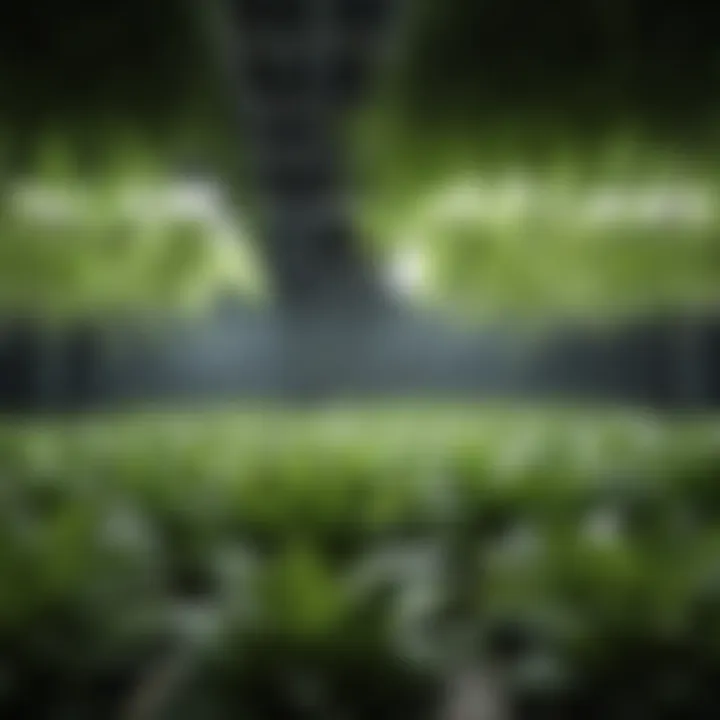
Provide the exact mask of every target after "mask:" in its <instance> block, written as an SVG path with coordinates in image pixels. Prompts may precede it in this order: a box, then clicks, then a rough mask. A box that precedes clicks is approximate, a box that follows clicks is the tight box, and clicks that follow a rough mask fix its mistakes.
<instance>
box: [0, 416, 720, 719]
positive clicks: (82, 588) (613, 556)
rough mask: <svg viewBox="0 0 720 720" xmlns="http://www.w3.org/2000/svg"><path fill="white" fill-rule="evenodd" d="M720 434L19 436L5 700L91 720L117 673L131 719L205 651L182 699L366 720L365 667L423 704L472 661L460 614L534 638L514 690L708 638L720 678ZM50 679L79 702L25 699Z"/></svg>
mask: <svg viewBox="0 0 720 720" xmlns="http://www.w3.org/2000/svg"><path fill="white" fill-rule="evenodd" d="M719 433H720V429H719V428H718V425H717V422H716V421H715V420H713V419H710V418H709V419H702V418H696V419H675V420H670V419H667V420H661V419H660V418H657V417H653V416H644V417H643V416H635V415H630V414H622V413H615V414H613V413H608V414H607V415H606V416H605V417H597V416H595V417H593V416H592V414H590V413H583V412H581V411H578V410H572V409H568V410H556V411H522V410H520V409H516V410H509V409H502V408H488V409H487V410H486V411H484V412H481V411H478V410H472V409H463V408H447V409H443V408H422V407H414V408H407V409H394V410H393V409H391V408H388V409H382V408H375V409H373V410H363V411H356V412H353V411H351V410H342V409H338V410H327V411H316V412H314V413H298V414H297V415H291V414H288V413H284V412H282V411H272V410H271V409H265V410H257V411H254V412H243V413H239V412H236V411H233V410H227V411H221V410H219V411H217V412H214V413H207V414H203V415H202V416H200V417H198V416H196V415H192V414H188V415H177V414H173V415H170V414H168V415H162V414H156V415H152V416H137V415H135V416H128V417H122V416H119V417H114V418H99V417H95V418H91V419H86V420H76V421H67V420H66V421H59V422H51V421H47V422H46V423H44V424H33V425H30V426H26V427H21V426H17V425H15V426H13V425H11V424H9V423H8V424H6V425H5V426H4V427H3V428H2V430H1V431H0V472H1V473H2V475H3V484H2V488H0V493H1V502H0V514H1V515H2V523H0V577H2V579H3V581H2V583H0V637H1V638H2V643H1V645H2V647H3V648H7V650H5V651H3V654H0V658H2V659H3V662H2V664H0V666H2V667H3V668H4V670H5V672H6V673H7V674H8V678H9V684H6V686H5V687H4V688H3V689H2V690H0V707H6V708H9V709H10V711H9V716H13V713H15V714H17V708H24V709H25V710H24V711H25V712H29V710H28V709H27V708H28V707H33V708H34V710H35V711H36V712H38V711H39V712H40V713H41V715H42V716H47V715H43V714H42V713H43V712H44V711H43V708H45V711H47V708H48V707H49V705H47V704H45V705H43V703H55V704H57V705H58V707H60V706H62V704H63V703H69V704H70V705H69V706H71V707H76V708H85V710H83V711H82V712H85V713H86V714H85V715H82V717H86V716H88V715H87V712H90V711H88V710H87V708H88V707H90V705H88V703H91V700H90V695H89V693H91V688H93V687H95V686H99V684H101V683H102V682H103V678H107V677H108V676H111V677H115V678H116V680H117V683H118V685H117V687H119V688H120V690H118V692H119V693H120V694H119V695H117V694H116V695H112V693H111V694H109V695H108V697H107V698H106V702H107V703H108V704H107V705H105V706H103V707H104V710H103V712H102V713H101V714H103V715H104V714H113V713H115V712H117V707H118V706H119V703H121V702H122V703H125V702H126V701H127V696H128V695H129V694H131V692H132V687H133V686H134V685H135V684H136V682H137V679H138V677H139V676H142V675H143V673H144V672H145V670H144V668H145V667H146V664H147V662H148V660H147V658H148V657H151V658H152V657H155V655H156V653H157V652H160V651H159V650H157V647H158V644H160V646H162V645H163V644H165V645H166V644H167V643H170V647H178V648H185V650H183V651H182V652H185V651H187V652H189V653H190V655H191V657H192V658H193V662H194V663H195V665H194V667H195V670H194V671H193V672H194V673H195V675H194V677H195V680H193V683H190V684H189V685H185V684H184V685H183V687H182V689H181V688H175V689H174V690H173V691H172V694H173V695H174V694H177V693H180V692H182V693H183V697H184V696H185V695H189V696H192V698H190V699H189V700H188V702H190V700H192V701H193V702H200V700H199V698H201V697H206V701H207V702H208V703H209V702H210V700H209V699H207V698H212V702H213V703H215V704H217V703H219V704H220V705H221V706H222V707H224V708H225V711H224V713H225V716H227V713H233V712H234V711H237V709H238V708H250V707H252V708H255V709H256V710H258V708H259V710H258V711H259V712H261V714H262V713H263V712H266V713H269V712H270V710H268V709H267V708H268V706H267V705H262V703H260V701H259V700H258V699H257V697H256V696H255V695H254V694H253V693H256V692H257V687H260V686H263V683H265V684H266V685H267V684H269V685H270V686H273V687H274V688H275V690H274V693H273V694H274V695H275V700H276V701H278V702H279V698H284V700H283V701H284V702H286V703H288V704H289V706H291V707H293V708H295V712H299V710H298V708H299V707H300V706H301V705H302V702H304V701H301V700H300V699H298V697H296V694H294V693H296V689H293V688H296V685H297V683H298V682H300V683H301V684H302V683H304V682H309V683H310V685H313V683H320V685H321V686H322V688H324V689H323V690H322V691H320V690H317V692H318V693H320V695H322V696H323V697H325V700H320V699H317V698H316V700H312V701H311V700H308V701H307V702H309V703H310V705H311V707H314V708H315V710H311V712H314V713H316V716H323V713H325V712H329V711H327V710H324V709H322V708H323V707H325V706H324V705H323V702H325V701H327V702H330V700H328V698H329V697H331V696H332V697H334V698H335V700H334V701H333V702H336V701H337V697H338V696H343V697H345V700H344V701H343V702H348V703H349V705H346V706H344V707H349V708H353V707H356V706H357V708H358V709H357V711H356V712H357V715H353V717H355V716H358V717H366V716H367V715H366V714H365V715H363V714H362V713H363V711H362V710H361V709H360V708H362V707H367V706H364V705H363V702H364V701H367V698H365V697H364V696H363V694H362V692H361V691H360V690H358V689H357V676H358V674H360V675H362V676H363V677H364V676H365V675H367V676H368V677H370V676H371V675H372V674H373V673H374V672H375V671H378V669H379V668H383V671H382V673H383V677H382V679H381V680H378V681H377V682H378V683H379V685H378V688H384V689H385V691H387V692H390V690H391V689H393V688H394V689H395V690H394V691H397V692H400V689H401V688H402V687H405V688H406V689H407V685H406V683H407V682H409V680H408V677H407V676H408V673H409V674H410V676H412V677H414V678H415V680H414V681H413V682H416V683H417V684H416V685H414V686H413V687H415V690H414V691H412V692H413V693H415V697H416V698H417V697H420V696H421V695H422V692H421V690H420V687H422V686H423V683H425V686H427V683H428V682H429V679H432V678H434V680H433V682H439V680H440V678H441V677H442V673H443V668H444V667H445V663H446V662H447V660H448V657H449V656H450V657H451V656H452V654H453V652H455V651H454V650H453V648H452V646H451V645H449V643H450V639H449V638H450V633H449V627H450V626H449V625H448V624H447V623H448V622H461V623H464V624H465V627H466V628H467V629H468V630H469V629H470V628H474V629H476V630H478V631H480V632H481V633H488V632H495V631H498V629H501V628H507V627H508V626H510V627H515V628H519V630H517V632H520V633H521V635H522V636H523V638H525V640H527V642H528V643H529V645H528V646H527V647H526V648H525V650H524V651H523V652H522V653H521V657H520V658H519V659H518V660H517V663H516V665H515V666H514V668H515V669H514V672H515V674H516V675H517V683H518V686H517V691H518V692H519V693H524V692H531V691H532V692H536V691H537V692H540V693H541V694H543V693H544V694H545V696H547V697H554V698H556V699H557V697H560V696H562V694H563V693H568V692H570V691H571V690H573V689H574V690H575V691H578V692H579V691H580V689H581V688H582V687H585V686H584V683H587V682H589V681H590V680H592V679H593V678H595V677H599V676H600V674H601V673H603V672H606V671H608V668H612V667H615V666H618V663H619V664H620V666H622V663H623V653H624V652H626V651H627V652H629V650H628V648H630V649H632V650H633V652H635V651H641V650H642V649H643V648H646V649H648V648H650V647H654V646H657V647H688V648H693V649H694V650H693V652H695V653H696V654H697V656H698V657H700V658H702V659H704V660H703V661H704V662H706V663H708V666H709V667H712V664H713V663H716V662H717V661H718V660H720V614H719V608H720V602H719V598H718V592H720V589H719V586H718V575H717V569H718V566H717V557H718V550H719V549H720V535H719V534H718V520H719V519H720V515H719V513H720V485H718V482H717V481H718V478H720V454H719V453H718V447H720V444H719V443H718V438H719V437H720V435H719ZM458 553H459V554H458ZM453 558H454V559H453ZM458 594H460V595H463V596H464V597H465V601H464V604H463V605H462V606H459V605H457V602H456V601H457V599H458V598H459V595H458ZM452 607H455V610H452V609H450V610H449V608H452ZM460 608H464V610H462V609H460ZM448 612H450V615H449V616H448ZM458 613H460V614H458ZM172 652H175V651H171V653H172ZM177 652H181V651H180V650H178V651H177ZM648 652H650V655H652V652H651V651H650V650H648ZM538 653H540V655H538ZM161 655H162V653H161ZM537 663H540V665H541V666H542V667H545V671H543V672H545V674H544V675H543V673H540V676H538V675H537V672H539V670H537V668H538V665H537ZM543 663H544V665H543ZM548 663H549V664H548ZM151 664H152V663H151ZM403 667H404V669H402V670H401V668H403ZM550 667H553V668H555V670H553V671H552V673H551V676H548V675H547V672H550V670H549V669H548V668H550ZM533 668H535V670H533ZM671 668H674V670H672V671H673V672H677V673H678V675H679V676H682V677H684V678H685V681H686V682H690V683H693V682H701V678H700V675H699V674H698V672H699V671H697V672H696V671H695V670H694V669H693V667H690V666H688V667H682V666H678V665H677V664H675V665H671ZM546 671H547V672H546ZM38 673H41V674H42V673H44V675H42V676H43V677H46V678H47V677H50V678H52V679H53V680H54V681H57V682H58V683H60V685H62V684H63V683H65V686H66V690H67V688H68V687H70V688H75V690H73V691H72V692H70V691H69V690H68V691H67V692H61V691H59V690H58V689H57V688H55V689H53V687H52V686H51V687H47V688H45V690H46V693H47V694H42V693H35V700H34V702H35V703H36V705H34V706H32V705H31V706H27V705H22V701H23V697H24V696H23V690H22V688H23V687H26V683H27V682H32V678H35V677H40V675H38ZM206 673H210V675H209V676H207V675H206ZM308 673H309V674H310V675H311V676H312V677H311V679H310V680H308V679H307V674H308ZM353 673H354V674H355V678H356V679H355V681H354V682H355V685H353V681H351V680H348V674H349V675H352V674H353ZM80 677H82V678H84V679H83V681H82V683H79V682H78V680H79V678H80ZM513 677H515V676H513ZM203 678H204V679H203ZM213 678H214V680H213ZM303 678H305V680H303ZM313 678H314V679H313ZM543 678H544V679H543ZM63 679H64V680H63ZM226 680H227V683H229V685H226V684H224V683H225V682H226ZM37 682H48V681H47V680H45V681H40V680H38V681H37ZM197 683H199V687H197V688H196V684H197ZM258 683H260V685H258ZM347 683H350V685H348V684H347ZM538 683H540V685H539V688H540V689H539V690H538ZM558 683H559V684H558ZM411 685H412V683H411ZM43 687H44V686H43ZM349 687H355V688H356V689H355V690H350V689H349ZM243 688H244V689H243ZM253 688H255V689H254V690H253ZM377 691H378V692H380V691H379V690H377ZM587 692H590V691H587ZM622 692H623V690H622V684H621V683H620V684H618V686H617V687H615V686H610V689H609V690H607V697H606V698H605V699H604V700H603V702H604V701H605V700H607V698H608V697H614V698H616V699H617V697H619V696H620V695H622ZM73 693H74V694H73ZM343 693H345V695H343ZM347 693H350V695H347ZM353 693H354V695H353ZM558 693H559V694H560V695H558ZM323 694H324V695H323ZM338 694H339V695H338ZM411 694H412V693H411ZM40 697H42V699H39V698H40ZM253 698H255V699H253ZM388 698H389V696H388ZM176 699H177V698H176ZM396 699H397V698H396ZM386 701H387V702H390V700H389V699H387V700H386ZM266 702H267V701H266ZM313 702H316V703H318V704H317V705H312V703H313ZM649 702H650V701H649V700H648V703H649ZM688 702H689V700H688ZM73 703H75V704H74V705H73ZM258 703H260V704H258ZM3 704H4V705H3ZM180 704H181V705H184V704H185V701H184V700H181V701H180ZM187 707H190V705H188V706H187ZM204 707H205V708H206V709H205V710H203V711H198V712H197V714H195V715H192V714H189V715H187V717H190V718H192V717H196V718H200V717H205V715H204V714H203V713H205V712H209V710H208V709H207V708H208V707H209V706H207V705H206V706H204ZM263 707H264V708H265V711H263V710H262V708H263ZM230 708H234V710H231V709H230ZM395 709H396V708H395ZM391 710H392V708H385V712H386V713H389V714H388V715H385V716H388V717H389V716H393V715H392V712H391ZM425 710H426V711H428V710H429V708H425ZM77 712H81V711H80V710H78V711H77ZM97 712H99V711H97ZM188 712H189V711H188ZM365 712H366V713H367V712H369V711H367V710H365ZM639 712H640V713H641V715H640V716H641V717H653V715H647V714H646V715H642V707H640V708H639ZM181 716H182V717H186V716H185V715H181ZM266 716H267V715H266ZM298 716H299V715H298ZM329 716H334V715H333V714H332V713H331V714H330V715H329ZM409 716H410V715H409ZM53 717H54V715H53ZM416 717H417V715H416ZM655 717H657V716H655Z"/></svg>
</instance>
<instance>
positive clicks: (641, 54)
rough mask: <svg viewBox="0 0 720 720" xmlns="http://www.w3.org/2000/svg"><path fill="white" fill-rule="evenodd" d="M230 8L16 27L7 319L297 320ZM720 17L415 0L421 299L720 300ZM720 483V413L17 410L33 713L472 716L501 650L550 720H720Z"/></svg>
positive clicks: (376, 225) (137, 10)
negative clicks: (273, 288) (247, 133)
mask: <svg viewBox="0 0 720 720" xmlns="http://www.w3.org/2000/svg"><path fill="white" fill-rule="evenodd" d="M6 12H7V11H6ZM222 12H223V11H222V8H221V7H220V6H217V7H216V6H215V5H212V4H207V5H206V4H204V3H200V2H196V3H191V2H189V0H185V1H181V0H154V2H152V3H147V2H141V0H125V2H115V1H114V0H113V1H110V0H107V1H106V2H103V3H86V2H80V1H79V0H66V1H65V2H63V3H49V2H48V3H35V4H32V5H30V4H26V5H24V6H22V7H18V8H14V10H13V17H12V18H10V17H7V18H3V19H2V21H1V22H0V68H1V71H0V127H1V128H2V131H1V133H0V174H1V181H2V196H1V197H0V307H2V308H3V311H4V312H6V313H7V314H8V315H13V314H15V315H18V314H19V315H24V314H27V313H32V314H35V315H40V316H41V317H42V318H48V319H60V320H65V319H67V318H69V317H77V316H78V315H81V316H82V315H88V314H89V315H92V316H94V317H95V316H98V315H100V316H102V315H103V314H104V313H114V312H115V311H116V310H117V309H118V308H123V309H126V308H128V307H129V308H130V309H131V310H133V311H134V312H137V313H138V314H140V315H142V314H143V313H146V312H149V311H152V310H154V309H155V308H158V307H161V306H162V307H166V306H168V305H170V306H173V307H181V308H183V309H187V310H188V311H190V310H193V311H194V310H197V309H198V308H203V307H205V306H206V304H207V303H208V302H209V301H210V300H212V298H213V297H216V296H217V294H218V293H220V292H226V291H227V290H228V289H230V290H232V291H233V292H237V293H239V294H240V295H242V296H243V297H246V298H248V299H252V301H253V302H260V303H262V302H265V301H267V295H268V291H267V286H268V283H267V279H266V278H265V277H264V276H263V268H262V265H261V263H260V262H259V260H258V253H257V245H256V244H254V237H253V232H252V227H251V223H249V222H248V221H247V218H246V211H247V179H246V178H245V177H244V176H243V174H242V171H241V170H242V167H243V153H244V146H243V139H242V137H238V136H237V133H236V131H235V124H234V119H233V114H232V108H233V98H232V92H233V89H234V88H233V84H232V80H231V78H230V77H229V76H228V73H227V71H226V66H225V65H224V61H225V49H224V46H223V38H224V34H223V29H224V28H225V25H224V20H223V17H224V16H223V14H222ZM716 15H717V12H716V10H715V8H714V7H713V6H712V5H706V6H705V5H701V3H699V2H697V1H696V0H685V1H684V2H682V3H681V2H670V3H664V4H662V5H658V4H657V3H654V4H651V3H648V2H645V0H612V2H610V1H609V0H605V1H604V2H600V0H595V1H591V0H576V1H575V2H569V0H556V1H555V2H554V3H552V4H547V3H546V4H544V5H538V4H537V3H531V2H523V1H522V0H502V2H501V1H500V0H485V1H484V2H474V1H471V0H466V1H461V0H452V1H450V0H447V1H446V2H439V1H437V2H433V1H432V0H423V2H418V3H417V5H413V6H412V7H411V9H410V12H409V14H408V26H407V33H406V35H407V37H405V38H403V45H402V51H401V52H400V54H399V57H398V62H397V63H396V64H395V65H394V66H393V68H392V72H388V74H387V77H385V78H383V80H384V82H383V83H381V86H379V87H378V93H377V97H376V98H375V101H374V102H373V103H371V104H369V105H368V108H367V111H366V112H365V113H364V114H363V116H362V117H359V118H358V122H357V127H354V128H353V132H354V133H355V134H354V136H353V138H354V145H353V147H354V148H355V150H356V151H357V153H356V154H357V157H358V159H359V160H362V161H363V162H366V161H367V160H368V159H369V160H370V162H367V167H363V170H364V172H365V173H366V179H367V185H366V191H365V193H364V196H363V202H364V203H365V206H364V207H365V213H364V215H363V219H364V221H365V222H366V223H367V229H368V242H369V243H370V244H372V245H373V249H374V251H375V252H376V253H377V254H378V257H379V258H380V262H381V266H382V267H383V269H384V271H385V272H387V275H388V278H389V281H390V282H391V283H393V284H394V285H395V286H396V287H397V288H398V289H400V290H402V292H404V293H405V294H406V296H407V298H408V301H409V302H413V303H418V304H425V305H427V306H429V307H432V308H442V309H443V311H444V312H447V313H448V314H452V315H458V316H462V317H467V318H469V319H471V320H478V319H480V318H485V317H492V318H498V317H499V318H501V319H504V320H507V321H510V320H514V319H516V318H517V317H528V316H531V317H534V318H535V317H538V316H541V317H543V318H550V319H552V318H556V317H559V316H563V317H566V316H567V315H568V314H575V315H578V316H579V317H580V318H581V319H582V318H585V319H588V321H590V320H591V319H592V320H595V319H597V318H598V317H600V318H602V319H604V320H607V319H612V320H614V319H616V318H617V317H618V316H619V315H626V314H632V313H636V312H645V311H657V310H664V311H670V312H673V311H677V310H680V309H682V310H686V309H687V308H688V307H696V308H712V307H713V306H714V305H715V304H716V300H717V288H718V284H717V276H718V274H719V272H720V238H719V237H718V229H719V228H720V219H719V218H718V207H719V205H718V202H717V193H718V189H719V185H718V177H719V176H718V170H717V167H716V160H715V150H716V147H717V141H718V137H717V129H716V118H717V100H716V97H715V88H716V87H717V80H718V77H717V76H718V73H719V72H720V55H719V54H718V53H719V51H718V48H717V44H716V43H715V38H714V37H713V30H714V28H715V26H716V22H715V21H716V19H717V18H716ZM2 380H3V382H4V383H5V384H8V383H12V382H13V379H12V378H3V379H2ZM719 483H720V426H719V425H718V422H717V418H716V417H714V416H713V415H712V414H709V415H703V416H702V417H701V416H693V417H687V416H672V417H670V416H667V415H666V416H660V415H657V414H652V413H649V412H643V411H639V410H636V409H631V408H622V407H619V408H613V409H607V408H604V409H601V408H595V407H591V406H580V407H571V408H567V407H565V408H557V407H556V408H547V407H534V406H533V407H529V406H527V405H525V406H523V405H522V404H514V405H512V406H507V405H502V406H498V405H492V406H491V405H481V406H479V405H475V406H469V407H457V406H455V407H448V406H438V405H433V406H428V405H427V404H422V403H415V404H413V403H411V402H404V403H394V404H390V405H389V406H388V405H383V406H380V405H372V406H369V407H368V406H364V407H362V408H360V407H330V408H315V409H313V410H293V411H290V410H283V409H278V408H275V409H269V408H268V407H260V406H256V407H252V408H250V407H241V408H231V409H230V410H222V411H212V412H200V411H198V410H194V411H189V410H184V409H183V408H173V409H170V410H167V409H166V410H163V411H153V412H148V411H142V412H141V411H133V412H128V413H126V414H123V415H122V416H121V417H117V416H114V417H107V416H100V415H90V416H86V417H81V418H64V419H59V418H46V419H43V420H37V419H36V420H27V419H21V418H19V417H13V416H8V417H5V418H4V419H3V423H2V428H1V429H0V496H1V497H0V514H1V515H2V521H1V522H0V715H1V716H2V717H7V718H21V717H38V718H48V719H52V720H55V719H58V720H59V719H60V718H63V719H66V720H67V719H70V718H72V719H73V720H80V719H85V718H87V719H88V720H91V719H92V720H95V718H105V717H118V718H128V720H130V719H133V720H140V719H141V718H142V719H145V718H161V717H162V718H165V717H168V718H169V717H172V718H187V719H188V720H194V719H196V718H197V719H198V720H199V719H200V718H203V719H205V718H218V719H222V718H231V717H247V718H267V717H314V718H355V717H357V718H364V717H369V716H370V715H371V713H372V714H373V715H374V716H376V717H388V718H390V717H393V718H394V717H408V718H410V717H413V718H415V717H442V716H443V714H442V702H443V700H442V698H443V692H444V689H445V688H446V686H447V682H446V680H447V677H448V675H449V674H451V673H450V669H451V668H452V667H453V666H454V663H455V662H460V661H462V662H468V663H471V664H473V663H474V664H476V665H477V667H478V668H482V667H484V663H486V662H489V661H490V659H493V660H494V661H495V662H497V663H499V667H500V668H501V669H500V670H499V671H498V672H500V674H501V675H503V677H504V681H503V683H502V684H503V686H504V688H505V689H504V692H505V695H506V697H507V698H509V700H508V702H509V701H510V700H512V702H513V703H514V704H515V705H516V707H515V708H514V716H515V717H522V718H524V717H528V718H536V717H537V718H545V717H548V718H549V717H552V718H565V717H566V718H580V717H582V718H594V717H597V718H621V717H633V718H638V719H642V718H648V719H652V720H655V719H660V718H668V719H670V718H680V717H682V718H706V717H707V718H709V717H714V716H715V715H716V711H717V708H718V704H719V703H720V696H718V691H717V687H718V685H717V680H718V679H719V678H718V677H717V676H718V668H719V667H720V574H719V573H720V565H718V558H719V557H720V552H719V547H720V545H719V543H720V535H719V534H718V528H719V527H720V525H719V524H718V520H719V519H720V493H719V490H718V488H719V487H720V485H719ZM457 636H459V637H460V640H462V639H463V638H464V639H469V638H473V639H474V638H475V636H477V642H471V643H462V642H460V641H458V640H457ZM466 645H468V646H469V647H466ZM483 672H484V671H483V670H481V669H478V670H477V671H476V673H477V674H479V675H481V674H482V673H483ZM478 702H479V701H477V702H475V703H474V704H475V705H476V706H477V704H478ZM448 717H449V716H448ZM469 717H474V716H469Z"/></svg>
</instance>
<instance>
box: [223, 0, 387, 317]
mask: <svg viewBox="0 0 720 720" xmlns="http://www.w3.org/2000/svg"><path fill="white" fill-rule="evenodd" d="M231 1H232V7H233V21H234V23H235V26H236V28H237V31H238V33H237V41H236V42H237V48H236V52H235V53H234V55H235V60H234V75H235V88H234V91H235V92H236V93H238V95H239V97H238V109H239V112H240V117H241V127H240V131H241V132H242V133H243V134H244V135H245V138H246V144H247V145H248V146H249V147H250V153H251V157H250V170H251V172H253V173H254V180H255V186H256V189H257V195H258V200H259V205H260V207H259V211H260V212H259V221H260V231H261V233H262V242H263V243H264V246H265V249H266V253H267V260H268V262H269V265H270V271H271V274H272V275H273V276H274V279H275V281H276V285H277V290H278V292H279V294H280V297H281V300H282V301H284V302H285V303H287V304H288V305H289V306H293V307H297V306H301V305H306V304H309V305H311V306H313V307H314V308H316V309H317V308H318V307H320V306H325V307H329V306H331V305H333V304H337V303H338V302H342V300H343V299H344V298H352V299H357V298H363V297H365V296H366V293H367V292H368V291H372V290H371V288H372V285H373V283H372V278H371V269H370V267H369V263H368V262H367V258H365V257H364V255H363V252H362V248H361V246H360V245H361V244H360V242H359V239H358V237H357V229H356V226H355V222H354V215H353V211H354V207H353V206H354V200H355V197H354V193H353V188H352V182H351V178H350V173H349V170H348V168H347V157H346V152H345V150H344V148H343V138H342V131H343V122H344V120H345V118H346V117H347V116H348V115H349V114H350V113H351V112H352V111H354V110H355V109H357V107H358V105H359V104H360V103H361V102H362V101H363V99H364V98H365V96H366V92H367V86H368V84H370V83H371V82H372V74H373V73H372V68H373V66H374V65H375V63H376V60H377V55H378V53H377V48H376V40H377V38H379V37H381V36H382V35H383V32H382V30H383V29H384V28H385V27H386V25H387V21H388V19H389V18H390V17H392V15H391V12H390V10H392V9H393V8H394V7H396V6H397V4H398V3H397V0H231Z"/></svg>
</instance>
